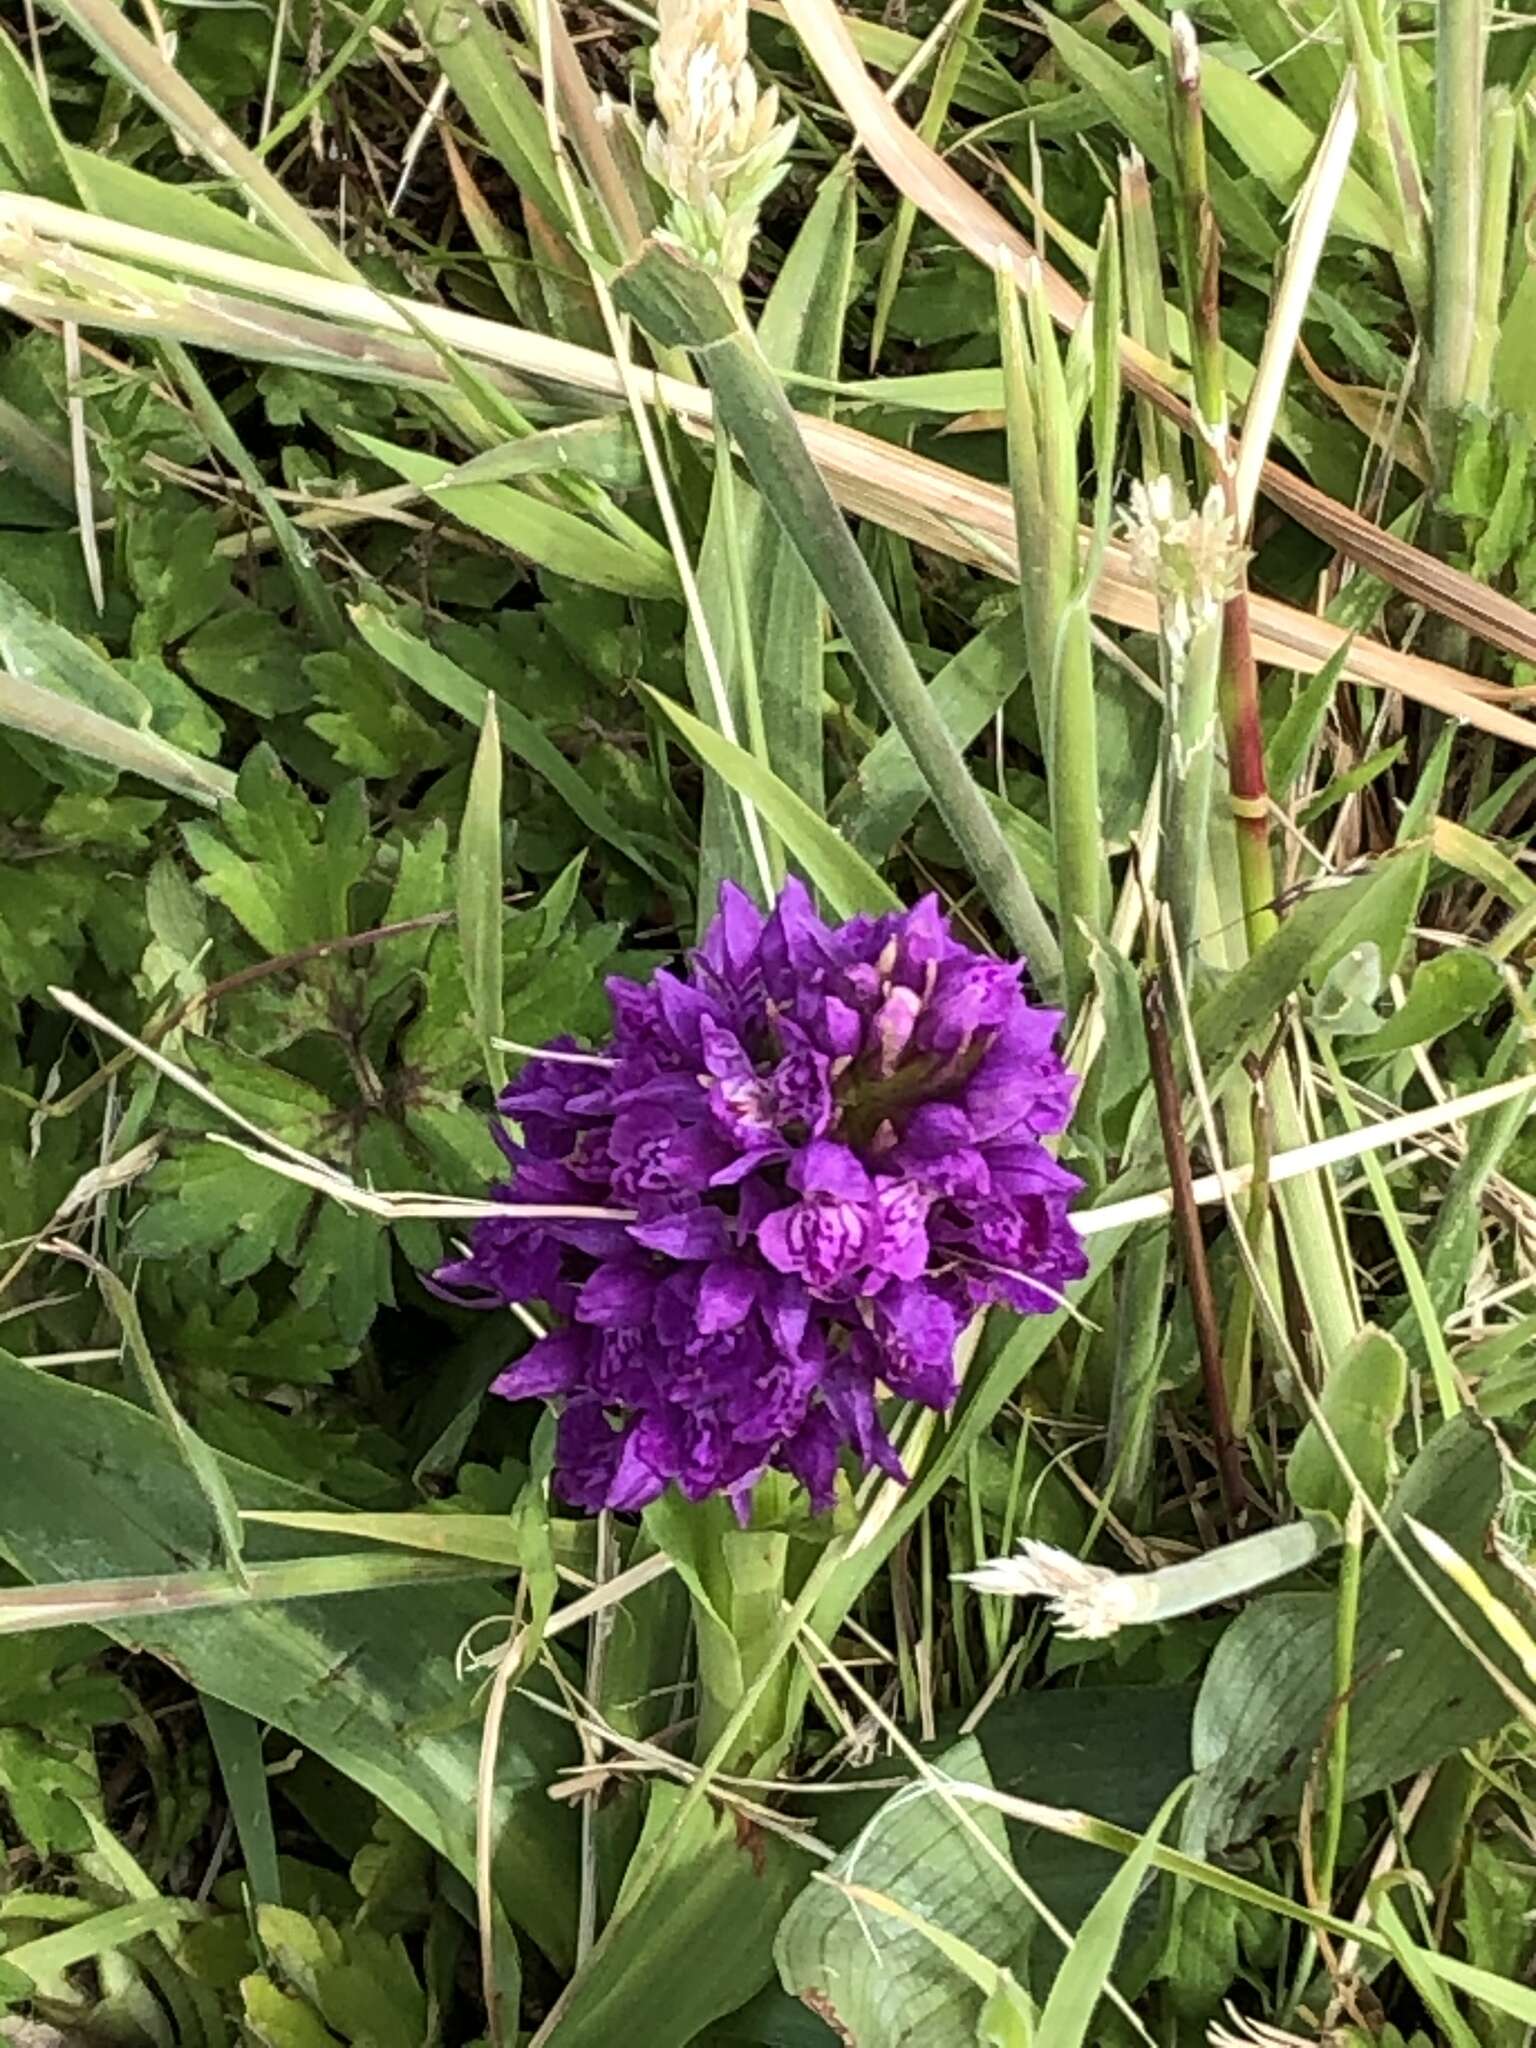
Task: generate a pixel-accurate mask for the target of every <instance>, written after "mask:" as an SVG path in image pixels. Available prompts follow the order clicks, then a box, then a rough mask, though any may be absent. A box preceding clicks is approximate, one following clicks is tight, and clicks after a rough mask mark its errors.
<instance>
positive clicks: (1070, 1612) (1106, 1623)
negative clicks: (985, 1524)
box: [955, 1537, 1156, 1642]
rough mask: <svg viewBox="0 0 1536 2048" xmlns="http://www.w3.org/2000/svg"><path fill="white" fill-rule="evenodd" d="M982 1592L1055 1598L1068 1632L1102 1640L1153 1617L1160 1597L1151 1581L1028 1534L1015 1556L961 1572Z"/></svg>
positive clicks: (1054, 1610) (1055, 1612) (1055, 1611)
mask: <svg viewBox="0 0 1536 2048" xmlns="http://www.w3.org/2000/svg"><path fill="white" fill-rule="evenodd" d="M955 1576H956V1577H957V1578H960V1579H963V1580H964V1581H965V1583H966V1584H967V1585H968V1586H974V1587H975V1588H976V1590H977V1591H978V1592H980V1593H1002V1594H1004V1595H1006V1596H1008V1597H1010V1598H1012V1599H1015V1600H1018V1599H1027V1598H1029V1597H1030V1596H1032V1595H1033V1596H1037V1597H1039V1598H1041V1599H1044V1600H1046V1601H1048V1602H1049V1603H1050V1608H1051V1614H1052V1617H1053V1619H1054V1620H1055V1622H1056V1626H1057V1627H1058V1628H1059V1629H1060V1631H1061V1633H1062V1634H1063V1635H1064V1636H1076V1637H1080V1638H1081V1639H1082V1640H1084V1641H1087V1642H1097V1641H1100V1640H1102V1639H1103V1638H1104V1637H1105V1636H1112V1635H1117V1634H1118V1633H1119V1632H1120V1630H1121V1629H1123V1628H1129V1627H1130V1626H1132V1624H1133V1623H1136V1622H1141V1621H1147V1620H1150V1619H1151V1614H1150V1612H1149V1611H1148V1610H1149V1607H1151V1608H1155V1606H1156V1599H1155V1596H1150V1595H1149V1589H1148V1588H1147V1585H1146V1582H1145V1581H1144V1580H1142V1579H1138V1578H1136V1577H1133V1576H1122V1575H1121V1574H1119V1573H1117V1572H1111V1571H1106V1570H1105V1569H1104V1568H1103V1566H1102V1565H1096V1564H1085V1563H1084V1562H1083V1560H1082V1559H1081V1558H1080V1557H1074V1556H1073V1555H1072V1553H1071V1551H1070V1550H1058V1549H1057V1547H1056V1545H1055V1544H1054V1543H1040V1542H1037V1541H1036V1540H1035V1539H1034V1538H1033V1537H1026V1538H1025V1539H1024V1541H1023V1542H1022V1543H1020V1545H1019V1547H1018V1549H1017V1550H1016V1551H1015V1552H1014V1554H1013V1556H1012V1557H994V1558H991V1559H989V1560H988V1561H987V1562H986V1563H985V1564H982V1565H978V1566H977V1567H976V1569H975V1570H974V1571H969V1572H957V1573H956V1574H955Z"/></svg>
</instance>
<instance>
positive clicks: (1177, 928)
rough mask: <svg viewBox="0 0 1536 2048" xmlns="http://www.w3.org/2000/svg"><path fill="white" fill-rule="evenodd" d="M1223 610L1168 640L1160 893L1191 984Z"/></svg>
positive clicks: (1208, 811)
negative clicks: (1179, 639) (1180, 638)
mask: <svg viewBox="0 0 1536 2048" xmlns="http://www.w3.org/2000/svg"><path fill="white" fill-rule="evenodd" d="M1221 645H1222V626H1221V614H1220V613H1219V612H1218V613H1216V615H1215V616H1214V617H1212V618H1211V619H1208V620H1206V621H1204V622H1203V623H1202V624H1200V625H1199V626H1198V627H1197V628H1196V629H1195V631H1194V633H1193V634H1192V635H1191V636H1190V638H1189V641H1188V644H1187V645H1186V646H1183V647H1179V646H1176V645H1171V644H1169V640H1168V637H1167V635H1165V636H1164V644H1163V656H1164V659H1163V672H1164V676H1165V682H1166V697H1165V713H1164V721H1163V731H1164V754H1163V803H1162V811H1163V817H1162V832H1161V836H1160V843H1159V847H1158V863H1157V881H1158V894H1159V895H1160V896H1161V897H1162V899H1163V901H1164V902H1165V903H1166V904H1167V905H1168V912H1169V915H1170V917H1171V918H1172V920H1173V933H1174V941H1175V944H1176V945H1177V948H1178V957H1179V967H1180V971H1181V973H1182V975H1183V978H1184V986H1185V987H1186V988H1188V987H1190V986H1192V983H1193V978H1194V964H1195V959H1196V956H1197V954H1198V952H1199V944H1200V937H1201V917H1200V900H1201V893H1202V891H1201V883H1202V880H1203V877H1204V873H1205V867H1206V846H1207V837H1208V832H1209V827H1210V815H1211V789H1212V784H1213V782H1214V771H1215V742H1216V694H1217V677H1218V672H1219V670H1220V668H1221Z"/></svg>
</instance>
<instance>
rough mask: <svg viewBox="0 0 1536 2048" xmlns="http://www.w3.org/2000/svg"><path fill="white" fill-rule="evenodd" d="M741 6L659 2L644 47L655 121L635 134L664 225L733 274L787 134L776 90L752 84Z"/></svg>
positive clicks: (714, 0) (788, 124)
mask: <svg viewBox="0 0 1536 2048" xmlns="http://www.w3.org/2000/svg"><path fill="white" fill-rule="evenodd" d="M747 13H748V0H661V6H660V10H659V14H658V30H657V36H656V42H655V45H654V47H653V49H652V52H651V85H652V89H653V91H654V94H655V98H656V112H657V115H658V116H659V118H658V119H657V120H655V121H653V122H652V123H651V125H650V127H649V128H648V129H646V130H645V132H644V134H643V135H642V137H641V149H642V154H643V156H644V160H645V167H646V169H647V170H648V171H649V172H650V174H651V176H652V177H653V178H654V179H655V180H656V182H657V183H658V184H659V185H662V186H664V187H665V188H666V190H667V191H668V192H670V193H671V195H672V201H673V204H672V210H671V215H670V218H669V221H668V225H669V226H670V227H671V229H672V231H673V232H674V233H675V234H676V236H677V238H678V240H679V241H681V242H682V243H683V244H684V246H685V247H686V248H688V249H690V250H691V251H692V252H693V254H694V255H696V256H698V257H700V258H701V259H702V260H703V261H704V262H706V263H708V264H709V265H710V266H711V267H712V268H714V269H717V270H719V271H720V272H722V274H723V275H724V276H726V277H727V278H729V279H731V280H733V281H734V280H735V279H737V278H739V277H740V276H741V274H742V272H743V270H744V269H745V268H746V263H747V255H748V252H749V250H750V248H751V243H752V236H753V233H754V232H755V230H756V227H757V214H758V209H759V207H760V206H761V205H762V202H763V200H764V199H765V198H766V197H767V195H768V193H769V192H770V191H771V190H772V189H773V187H774V185H776V184H777V183H778V181H779V179H780V178H781V177H782V176H783V172H784V158H785V155H786V152H787V151H788V149H789V145H790V142H791V141H792V139H793V137H794V132H795V124H794V122H793V121H785V122H782V123H781V122H780V121H779V96H778V93H777V91H776V90H775V89H774V88H773V87H771V86H770V87H769V89H768V91H767V92H759V91H758V86H757V78H756V75H755V74H754V72H753V70H752V65H751V61H750V59H749V57H748V54H747Z"/></svg>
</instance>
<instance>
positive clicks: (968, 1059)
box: [435, 880, 1086, 1513]
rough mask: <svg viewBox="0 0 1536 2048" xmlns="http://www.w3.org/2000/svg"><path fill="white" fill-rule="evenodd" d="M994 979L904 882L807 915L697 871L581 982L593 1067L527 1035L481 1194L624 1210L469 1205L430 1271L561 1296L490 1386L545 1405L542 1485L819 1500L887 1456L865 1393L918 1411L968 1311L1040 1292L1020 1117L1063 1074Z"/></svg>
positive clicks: (1038, 1104) (1053, 1180)
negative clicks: (644, 966)
mask: <svg viewBox="0 0 1536 2048" xmlns="http://www.w3.org/2000/svg"><path fill="white" fill-rule="evenodd" d="M1022 981H1023V969H1022V966H1021V965H1019V964H1017V963H1013V964H1010V963H1007V962H1003V961H998V960H993V959H990V958H988V957H987V956H985V955H983V954H980V953H977V952H975V951H974V950H972V949H971V948H970V947H968V946H965V945H962V944H961V943H960V942H959V941H958V940H957V939H956V938H955V937H954V936H953V934H952V933H951V931H950V929H949V926H948V923H947V921H946V919H945V918H944V917H943V915H942V913H941V911H940V909H939V905H938V902H937V900H936V899H935V898H933V897H927V898H925V899H924V900H923V901H922V902H921V903H919V904H917V905H916V906H915V907H914V908H913V909H911V910H908V911H900V912H891V913H888V914H886V915H884V916H879V917H875V916H864V917H857V918H853V919H851V920H849V921H848V922H847V923H845V924H842V925H835V926H834V925H828V924H827V923H826V922H825V921H824V920H823V919H822V918H821V917H820V915H819V914H818V913H817V911H816V908H815V905H814V904H813V903H812V901H811V898H810V896H809V894H808V893H807V891H806V889H805V888H804V886H803V885H802V884H801V883H799V882H797V881H793V880H792V881H790V882H788V883H787V884H786V885H785V887H784V890H783V892H782V894H781V895H780V898H779V900H778V902H777V903H776V904H775V906H774V908H773V910H772V911H771V912H769V913H767V914H766V915H765V914H764V913H763V912H762V911H760V910H759V909H758V908H757V907H756V905H755V904H753V903H752V901H751V899H750V898H749V897H747V896H746V895H745V894H744V893H743V892H742V891H741V890H740V889H738V888H736V887H735V886H734V885H733V884H730V883H727V884H726V885H725V886H724V887H723V888H722V890H721V894H720V904H719V910H718V913H717V915H716V917H715V919H714V921H713V923H712V924H711V926H710V928H709V930H708V932H707V933H706V934H705V936H704V939H703V941H702V943H701V945H700V946H699V948H698V950H697V951H696V952H695V953H694V954H693V955H692V956H691V957H690V958H689V960H688V962H687V963H686V966H685V968H684V970H683V971H682V972H680V973H678V972H674V973H660V974H657V975H655V976H654V977H653V978H652V980H651V981H650V982H649V983H648V984H646V985H643V986H642V985H640V984H637V983H635V982H632V981H622V980H616V981H614V982H612V983H610V985H609V987H610V995H611V997H612V1000H613V1011H614V1029H613V1037H612V1040H611V1042H610V1044H609V1045H608V1046H607V1047H606V1048H604V1054H605V1059H606V1061H607V1064H605V1065H592V1064H584V1063H582V1062H579V1061H572V1060H571V1059H569V1058H565V1059H560V1058H558V1057H553V1056H546V1055H540V1056H538V1057H535V1058H532V1059H530V1060H529V1061H528V1062H527V1064H526V1065H525V1066H524V1067H523V1069H522V1071H521V1073H520V1074H519V1075H518V1076H517V1077H516V1079H515V1080H514V1081H513V1082H512V1084H511V1086H510V1087H509V1088H507V1090H506V1091H505V1092H504V1094H503V1095H502V1097H501V1099H500V1103H499V1107H500V1109H501V1112H502V1114H503V1116H504V1117H505V1118H506V1119H508V1122H509V1125H510V1126H511V1128H510V1129H508V1130H500V1129H499V1130H498V1138H499V1140H500V1142H501V1143H502V1147H503V1150H504V1151H505V1152H506V1154H507V1157H508V1159H509V1161H510V1162H511V1167H512V1174H511V1178H510V1180H508V1181H506V1182H505V1183H503V1184H501V1185H499V1186H498V1187H497V1188H496V1189H495V1190H494V1194H495V1196H496V1197H497V1198H498V1199H505V1200H507V1201H509V1202H510V1201H518V1202H527V1201H531V1200H538V1201H542V1202H549V1203H554V1204H558V1203H560V1202H569V1203H571V1204H572V1205H585V1206H597V1205H602V1204H605V1203H611V1204H612V1205H613V1206H615V1207H623V1208H625V1209H629V1210H632V1211H633V1212H634V1221H632V1222H627V1223H625V1222H615V1223H611V1224H610V1223H602V1222H590V1221H588V1222H581V1221H579V1220H566V1219H551V1220H550V1221H549V1222H548V1223H544V1222H530V1221H527V1220H518V1221H517V1222H515V1223H514V1222H513V1220H512V1219H511V1218H509V1219H507V1221H505V1222H503V1221H502V1220H501V1219H500V1218H496V1217H492V1218H488V1219H486V1220H485V1221H483V1222H481V1223H479V1224H477V1225H476V1227H475V1230H474V1232H473V1234H472V1237H471V1241H470V1248H469V1253H468V1256H467V1257H462V1258H459V1259H456V1260H454V1261H453V1262H452V1263H451V1264H449V1265H447V1266H444V1267H442V1268H440V1269H439V1272H438V1274H437V1275H436V1276H435V1280H436V1284H437V1285H438V1286H439V1287H440V1288H442V1289H444V1290H452V1292H453V1295H454V1297H455V1298H458V1299H468V1300H470V1301H472V1302H474V1303H476V1304H480V1305H491V1304H496V1303H505V1304H509V1305H510V1304H512V1303H522V1302H527V1301H539V1302H542V1303H544V1304H545V1305H546V1306H547V1307H548V1308H549V1309H550V1310H552V1311H553V1312H554V1313H555V1315H556V1316H557V1317H559V1318H560V1319H561V1323H562V1326H561V1327H560V1328H559V1329H557V1330H556V1331H555V1333H554V1334H553V1335H552V1336H550V1337H549V1338H546V1339H544V1340H543V1341H542V1342H541V1343H540V1344H538V1345H536V1346H535V1347H534V1349H533V1350H532V1351H530V1352H529V1353H528V1354H527V1355H526V1356H525V1357H524V1358H523V1359H521V1360H519V1361H518V1362H517V1363H516V1364H514V1365H513V1366H511V1367H509V1368H508V1370H507V1372H506V1373H504V1374H503V1375H502V1376H501V1378H500V1379H499V1380H498V1381H497V1382H496V1385H495V1391H496V1392H498V1393H502V1394H505V1395H506V1396H507V1397H509V1398H513V1399H516V1398H521V1397H526V1396H530V1395H536V1396H540V1397H543V1398H548V1399H554V1400H556V1401H558V1402H559V1403H560V1404H561V1406H562V1414H561V1423H560V1429H559V1431H558V1434H557V1445H556V1479H557V1484H558V1486H559V1489H560V1491H561V1493H562V1494H563V1495H564V1497H565V1498H566V1499H567V1500H569V1501H571V1502H572V1503H574V1504H575V1505H577V1506H580V1507H588V1508H602V1507H607V1508H635V1507H639V1506H643V1505H644V1504H645V1502H646V1501H647V1500H651V1499H654V1498H655V1497H656V1496H657V1495H658V1494H659V1493H660V1492H662V1491H663V1490H664V1489H665V1488H666V1487H667V1486H669V1485H676V1486H677V1487H678V1488H679V1490H680V1491H681V1492H682V1493H683V1494H684V1495H685V1496H686V1497H687V1498H689V1499H694V1500H697V1499H702V1498H704V1497H705V1496H706V1495H708V1494H712V1493H723V1494H725V1495H726V1496H727V1497H728V1498H729V1499H730V1500H731V1501H732V1502H733V1504H734V1505H735V1506H736V1508H737V1511H738V1512H739V1513H745V1512H746V1511H747V1507H748V1504H749V1502H750V1496H751V1490H752V1487H753V1485H754V1484H755V1483H756V1480H757V1479H758V1478H759V1477H760V1476H761V1474H762V1473H763V1472H764V1471H766V1470H767V1469H769V1468H770V1467H772V1468H775V1469H777V1470H779V1471H782V1472H786V1473H788V1474H790V1475H791V1476H793V1477H794V1478H796V1479H798V1480H800V1481H801V1483H802V1484H803V1485H804V1486H805V1487H806V1489H807V1491H808V1492H809V1494H810V1496H811V1499H812V1502H813V1503H814V1505H815V1506H817V1507H818V1508H821V1507H825V1506H828V1505H829V1504H830V1503H831V1501H832V1498H833V1496H834V1492H835V1487H836V1480H837V1473H838V1470H839V1468H840V1465H841V1464H842V1462H843V1460H844V1459H845V1458H846V1457H850V1456H851V1458H852V1459H853V1461H854V1462H855V1463H856V1464H858V1465H862V1466H865V1467H869V1468H874V1469H878V1470H881V1471H884V1472H887V1473H890V1474H892V1475H893V1476H897V1477H900V1476H901V1466H900V1462H899V1460H898V1459H897V1457H896V1454H895V1452H894V1450H893V1449H892V1447H891V1445H890V1442H889V1440H888V1439H887V1437H886V1435H885V1432H884V1429H883V1427H882V1424H881V1420H880V1397H881V1395H882V1394H883V1393H886V1392H889V1393H892V1394H895V1395H897V1396H899V1397H900V1398H902V1399H906V1400H915V1401H919V1402H921V1403H923V1404H924V1405H926V1406H928V1407H931V1408H935V1409H944V1408H947V1407H948V1406H949V1405H950V1404H951V1403H952V1402H953V1400H954V1398H955V1392H956V1371H955V1345H956V1341H957V1339H958V1336H959V1333H960V1331H961V1330H962V1328H963V1327H964V1325H965V1323H966V1322H967V1321H968V1320H969V1319H970V1317H971V1316H972V1315H973V1314H974V1313H975V1312H976V1311H977V1310H978V1309H979V1308H983V1307H986V1306H988V1305H990V1304H994V1303H1006V1304H1008V1305H1010V1306H1012V1307H1013V1308H1015V1309H1017V1310H1019V1311H1020V1312H1022V1313H1026V1314H1028V1313H1039V1312H1043V1311H1046V1310H1049V1309H1052V1308H1054V1307H1055V1306H1056V1305H1057V1303H1058V1301H1059V1299H1060V1295H1061V1292H1062V1290H1063V1289H1064V1288H1065V1287H1067V1286H1069V1285H1070V1284H1071V1282H1072V1281H1073V1280H1074V1279H1076V1278H1078V1277H1080V1275H1081V1274H1082V1273H1083V1272H1084V1271H1085V1270H1086V1260H1085V1258H1084V1255H1083V1251H1082V1248H1081V1246H1080V1244H1079V1242H1078V1239H1077V1236H1076V1233H1075V1232H1074V1230H1073V1228H1072V1225H1071V1221H1070V1217H1069V1213H1068V1211H1069V1206H1070V1203H1071V1200H1072V1198H1073V1196H1074V1195H1075V1194H1076V1193H1077V1192H1078V1189H1079V1187H1080V1183H1079V1182H1078V1180H1077V1179H1076V1177H1075V1176H1074V1175H1072V1174H1070V1173H1069V1172H1067V1171H1066V1169H1065V1168H1063V1167H1061V1166H1059V1165H1058V1164H1057V1163H1056V1161H1055V1159H1054V1158H1053V1157H1052V1156H1051V1154H1050V1153H1049V1152H1048V1151H1047V1150H1046V1149H1045V1147H1044V1146H1043V1144H1042V1143H1041V1140H1042V1139H1043V1138H1046V1137H1049V1136H1051V1135H1052V1134H1054V1133H1055V1132H1058V1131H1060V1130H1062V1129H1063V1128H1064V1127H1065V1125H1066V1122H1067V1119H1068V1116H1069V1115H1070V1112H1071V1107H1072V1101H1073V1096H1074V1093H1075V1089H1076V1082H1075V1080H1074V1078H1073V1077H1072V1075H1071V1074H1069V1073H1068V1072H1067V1070H1066V1068H1065V1067H1064V1066H1063V1065H1062V1062H1061V1059H1060V1056H1059V1054H1058V1053H1057V1052H1056V1050H1055V1044H1054V1041H1055V1037H1056V1033H1057V1030H1058V1027H1059V1025H1060V1021H1061V1020H1060V1017H1059V1015H1058V1014H1057V1013H1056V1012H1054V1011H1049V1010H1041V1009H1038V1008H1036V1007H1034V1006H1033V1005H1032V1004H1031V1003H1030V1002H1029V1001H1028V999H1027V997H1026V995H1025V993H1024V989H1023V986H1022ZM576 1050H578V1048H576V1047H575V1046H574V1044H573V1043H572V1042H571V1041H570V1040H562V1041H557V1042H556V1044H555V1045H554V1046H551V1047H550V1048H548V1055H556V1054H559V1053H562V1052H564V1053H566V1054H569V1053H571V1052H574V1051H576Z"/></svg>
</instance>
